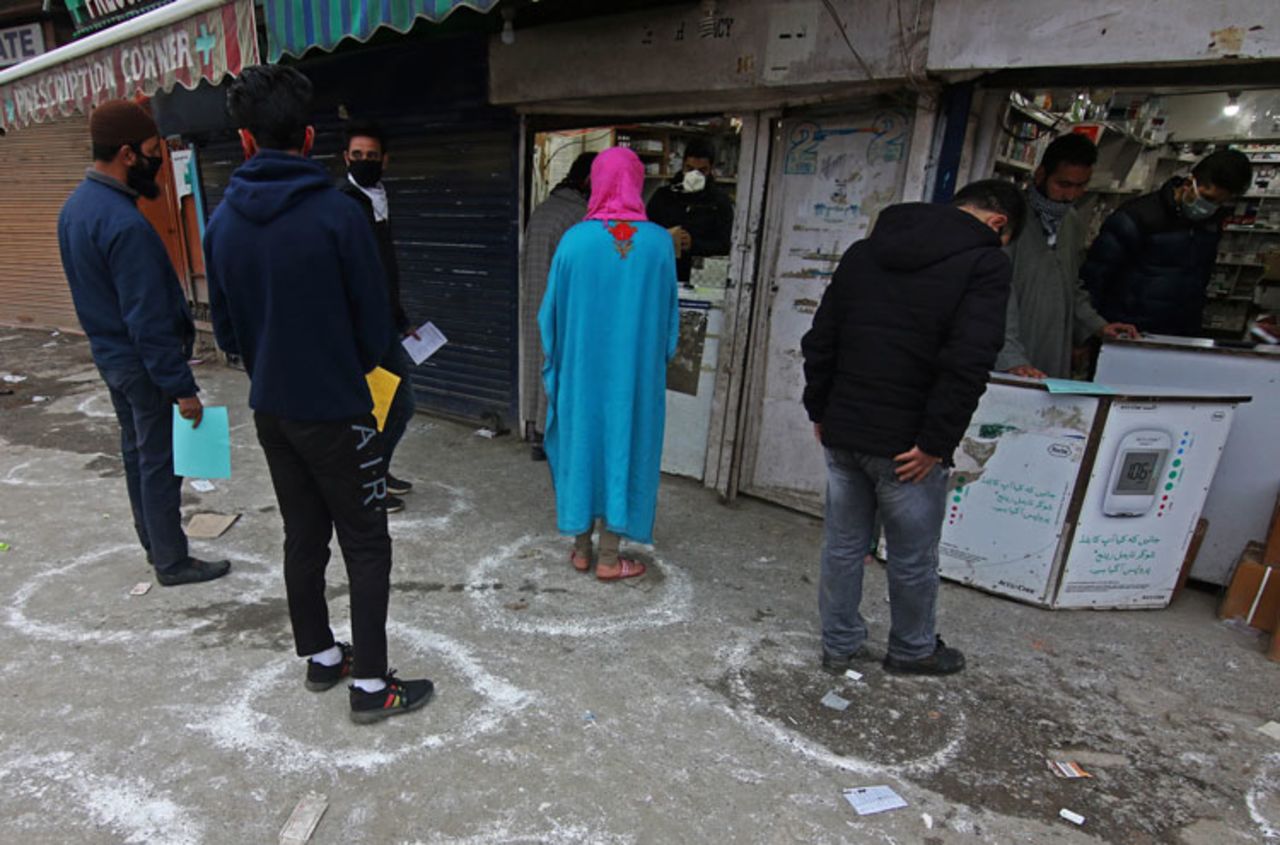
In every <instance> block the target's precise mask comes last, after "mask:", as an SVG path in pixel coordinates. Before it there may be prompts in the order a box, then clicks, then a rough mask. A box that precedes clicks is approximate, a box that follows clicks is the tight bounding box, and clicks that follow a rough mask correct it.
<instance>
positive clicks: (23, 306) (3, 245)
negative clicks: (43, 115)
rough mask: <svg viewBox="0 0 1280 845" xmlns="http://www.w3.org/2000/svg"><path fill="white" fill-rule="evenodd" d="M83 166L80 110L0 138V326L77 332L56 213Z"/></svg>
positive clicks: (85, 151)
mask: <svg viewBox="0 0 1280 845" xmlns="http://www.w3.org/2000/svg"><path fill="white" fill-rule="evenodd" d="M90 163H91V148H90V145H89V121H88V118H86V117H84V116H83V115H75V116H74V117H69V118H65V119H62V120H57V121H54V122H52V123H41V124H37V125H34V126H29V127H27V128H25V129H18V130H15V131H13V132H10V133H8V134H6V135H4V136H2V137H0V178H3V180H4V183H5V184H6V185H8V186H9V188H10V191H9V193H8V195H7V196H6V198H5V201H4V202H0V324H5V325H14V326H32V327H41V328H55V329H63V330H68V331H75V332H79V331H81V329H80V321H79V319H77V318H76V312H75V307H74V305H73V304H72V302H71V290H70V289H69V288H68V287H67V279H66V276H65V275H64V274H63V272H62V257H61V255H60V254H59V252H58V213H59V212H60V211H61V210H62V204H63V203H64V202H66V200H67V197H68V196H70V195H71V192H72V191H74V190H75V188H76V185H78V184H79V183H80V181H81V180H82V179H84V172H85V169H86V168H88V167H89V165H90Z"/></svg>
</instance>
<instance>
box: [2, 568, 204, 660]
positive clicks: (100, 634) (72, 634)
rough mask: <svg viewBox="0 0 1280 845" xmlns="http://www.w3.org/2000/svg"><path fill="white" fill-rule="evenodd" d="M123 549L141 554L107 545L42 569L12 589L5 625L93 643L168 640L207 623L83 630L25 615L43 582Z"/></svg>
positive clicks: (47, 636) (54, 638)
mask: <svg viewBox="0 0 1280 845" xmlns="http://www.w3.org/2000/svg"><path fill="white" fill-rule="evenodd" d="M125 552H132V553H134V554H141V552H142V550H141V549H139V548H138V547H137V546H136V545H130V544H117V545H114V546H107V547H105V548H100V549H95V550H94V551H91V552H86V553H85V554H83V555H80V556H79V557H76V558H73V559H72V560H71V561H70V562H69V563H66V564H64V565H62V566H59V567H56V568H54V569H46V570H43V571H41V572H40V573H39V574H37V575H35V576H33V577H32V578H31V579H30V580H28V581H27V582H26V583H25V584H23V585H22V586H21V587H19V588H18V589H17V591H15V592H14V594H13V597H12V599H11V601H10V604H9V607H8V609H7V611H6V613H5V624H7V625H8V626H9V627H10V628H13V629H14V630H16V631H19V632H21V633H23V634H26V635H27V636H29V637H31V638H33V639H37V640H52V641H53V642H63V643H94V644H104V643H127V642H133V641H134V640H137V639H145V640H167V639H173V638H175V637H185V636H189V635H190V634H191V633H192V632H194V631H196V630H199V629H200V628H203V627H204V626H206V625H208V624H209V623H208V622H207V621H205V620H196V621H194V622H192V623H191V624H190V625H187V626H185V627H178V628H133V629H129V630H121V631H108V630H103V629H100V628H95V629H93V630H86V629H83V628H79V627H77V626H75V625H67V624H63V623H60V622H42V621H40V620H37V619H31V618H29V617H28V616H27V613H26V606H27V602H28V601H30V600H31V597H32V596H33V595H35V593H36V591H38V590H39V589H40V588H41V587H43V586H44V584H45V582H47V581H52V580H55V579H58V578H60V577H61V576H63V575H66V574H67V573H68V572H71V571H72V570H74V569H77V568H79V567H82V566H86V565H88V564H90V563H94V562H95V561H99V560H102V559H103V558H108V557H110V556H112V555H116V554H122V553H125ZM122 590H123V588H122Z"/></svg>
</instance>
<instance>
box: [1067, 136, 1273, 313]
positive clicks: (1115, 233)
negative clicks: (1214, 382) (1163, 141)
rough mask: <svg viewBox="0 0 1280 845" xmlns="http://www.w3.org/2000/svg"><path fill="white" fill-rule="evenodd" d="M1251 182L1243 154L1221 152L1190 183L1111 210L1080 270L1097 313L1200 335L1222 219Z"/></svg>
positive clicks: (1175, 183) (1177, 182)
mask: <svg viewBox="0 0 1280 845" xmlns="http://www.w3.org/2000/svg"><path fill="white" fill-rule="evenodd" d="M1252 178H1253V171H1252V165H1250V163H1249V159H1248V158H1247V157H1246V156H1245V155H1244V153H1241V152H1239V151H1238V150H1220V151H1218V152H1216V153H1212V154H1210V155H1208V156H1206V157H1205V158H1203V159H1201V160H1200V162H1199V163H1197V164H1196V166H1195V167H1193V168H1192V170H1191V177H1190V178H1189V179H1182V178H1178V177H1175V178H1173V179H1170V180H1169V181H1168V182H1165V183H1164V185H1163V186H1162V187H1161V188H1160V190H1158V191H1156V192H1155V193H1152V194H1147V195H1145V196H1141V197H1138V198H1137V199H1134V200H1130V201H1129V202H1127V203H1125V204H1124V205H1122V206H1120V208H1118V209H1116V211H1115V212H1113V213H1112V215H1111V216H1110V217H1108V218H1107V220H1106V222H1105V223H1103V224H1102V231H1101V232H1100V233H1099V234H1098V237H1097V239H1096V240H1094V242H1093V246H1092V247H1090V249H1089V257H1088V259H1087V260H1086V261H1085V263H1084V267H1082V268H1081V270H1080V278H1081V280H1082V281H1083V282H1084V285H1085V287H1086V288H1087V289H1088V290H1089V293H1090V294H1091V295H1092V297H1093V304H1094V307H1096V308H1097V309H1098V312H1099V313H1100V314H1102V316H1103V317H1104V318H1105V319H1107V320H1109V321H1112V322H1123V323H1133V324H1134V325H1136V326H1137V327H1138V329H1139V330H1141V331H1144V332H1150V333H1153V334H1171V335H1184V336H1195V335H1199V334H1200V333H1201V322H1202V319H1203V312H1204V301H1205V289H1206V288H1207V287H1208V286H1209V275H1210V273H1211V272H1212V270H1213V264H1214V261H1215V260H1216V259H1217V254H1218V240H1219V239H1220V238H1221V237H1222V223H1223V220H1224V219H1225V218H1226V217H1227V215H1228V214H1229V213H1230V205H1231V204H1232V203H1233V202H1234V201H1235V200H1236V198H1238V197H1239V196H1240V195H1241V194H1243V193H1245V191H1247V190H1248V188H1249V184H1250V182H1251V181H1252Z"/></svg>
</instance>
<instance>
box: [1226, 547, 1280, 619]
mask: <svg viewBox="0 0 1280 845" xmlns="http://www.w3.org/2000/svg"><path fill="white" fill-rule="evenodd" d="M1261 559H1262V544H1261V543H1249V544H1248V545H1247V546H1245V549H1244V552H1243V553H1242V554H1241V555H1240V562H1239V563H1237V564H1236V571H1235V574H1233V575H1232V576H1231V583H1230V584H1229V585H1228V586H1227V592H1226V595H1224V596H1223V598H1222V604H1221V605H1219V606H1218V618H1219V619H1240V620H1241V621H1243V622H1244V623H1245V624H1246V625H1248V626H1249V627H1250V628H1256V629H1258V630H1259V631H1267V632H1272V631H1274V630H1275V628H1276V623H1277V618H1278V617H1280V568H1276V567H1270V566H1263V565H1262V563H1261V562H1260V561H1261Z"/></svg>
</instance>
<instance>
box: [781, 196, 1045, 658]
mask: <svg viewBox="0 0 1280 845" xmlns="http://www.w3.org/2000/svg"><path fill="white" fill-rule="evenodd" d="M1025 213H1026V211H1025V203H1024V201H1023V199H1022V195H1021V192H1020V191H1019V190H1018V189H1017V188H1016V187H1014V186H1013V185H1011V184H1009V183H1008V182H1001V181H997V180H987V181H982V182H975V183H973V184H972V185H969V186H968V187H966V188H964V189H963V190H961V191H960V192H959V193H957V194H956V196H955V199H954V200H952V202H951V204H950V205H929V204H925V203H906V204H902V205H896V206H892V207H890V208H887V209H885V210H884V211H883V212H882V213H881V214H880V218H879V219H878V220H877V221H876V224H875V229H874V230H873V231H872V233H871V236H870V237H868V238H866V239H865V240H861V241H858V242H857V243H855V244H854V245H853V246H852V247H850V248H849V251H848V252H846V253H845V254H844V258H842V259H841V260H840V265H839V267H837V269H836V272H835V275H834V276H833V278H832V280H831V284H830V285H828V287H827V290H826V292H825V293H824V294H823V296H822V303H821V305H819V307H818V311H817V313H816V314H815V315H814V318H813V328H811V329H810V330H809V332H808V333H807V334H805V336H804V338H803V340H802V341H801V350H802V351H803V353H804V374H805V390H804V405H805V410H806V411H808V414H809V419H810V420H812V421H813V424H814V428H815V432H816V433H817V436H818V440H819V442H821V443H822V445H823V446H824V447H825V449H826V459H827V470H828V475H827V501H826V523H825V533H826V539H825V542H824V545H823V550H822V574H821V581H820V586H819V594H818V605H819V611H820V614H821V617H822V665H823V667H824V668H825V669H827V670H828V671H830V672H833V673H837V674H839V673H843V672H844V671H845V670H846V669H848V668H849V666H850V663H851V661H853V660H857V659H860V658H862V657H864V656H865V655H866V649H865V643H866V639H867V626H866V623H865V622H864V621H863V619H862V615H861V614H860V613H859V612H858V606H859V604H860V603H861V601H862V570H863V566H864V564H863V557H864V555H865V554H866V551H867V548H868V547H869V546H870V543H871V531H872V525H873V523H874V521H875V517H876V515H877V513H878V514H879V517H880V519H881V521H882V523H883V526H884V533H885V541H886V544H887V546H888V551H889V560H888V575H889V601H890V614H891V617H892V622H891V627H890V630H889V649H888V653H887V655H886V656H885V658H884V667H885V669H886V670H888V671H890V672H900V673H914V674H930V675H945V674H950V673H952V672H959V671H960V670H961V669H963V668H964V655H962V654H961V653H960V652H959V651H958V650H956V649H954V648H949V647H948V646H946V645H945V644H944V643H943V642H942V638H941V637H938V636H937V635H936V631H935V624H934V623H935V605H936V601H937V593H938V541H939V539H940V537H941V533H942V520H943V514H944V511H945V508H946V505H945V499H946V485H947V470H946V467H948V466H950V464H951V456H952V453H953V452H955V450H956V447H957V446H958V445H959V443H960V439H961V438H962V437H963V435H964V432H965V429H966V428H967V427H968V425H969V418H970V417H971V416H972V415H973V412H974V410H975V409H976V408H977V406H978V399H979V398H981V396H982V393H983V391H984V390H985V389H986V384H987V377H988V373H989V371H990V370H991V368H992V366H993V365H994V364H995V361H996V355H997V353H999V351H1000V347H1001V345H1002V344H1003V343H1004V320H1005V309H1006V306H1007V304H1008V300H1009V284H1010V277H1011V275H1012V267H1011V265H1010V262H1009V258H1008V256H1006V255H1005V254H1004V252H1003V251H1002V250H1001V246H1003V245H1007V244H1008V243H1009V241H1010V240H1011V239H1012V238H1015V237H1017V235H1018V231H1019V229H1020V228H1021V227H1022V222H1023V218H1024V216H1025Z"/></svg>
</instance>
